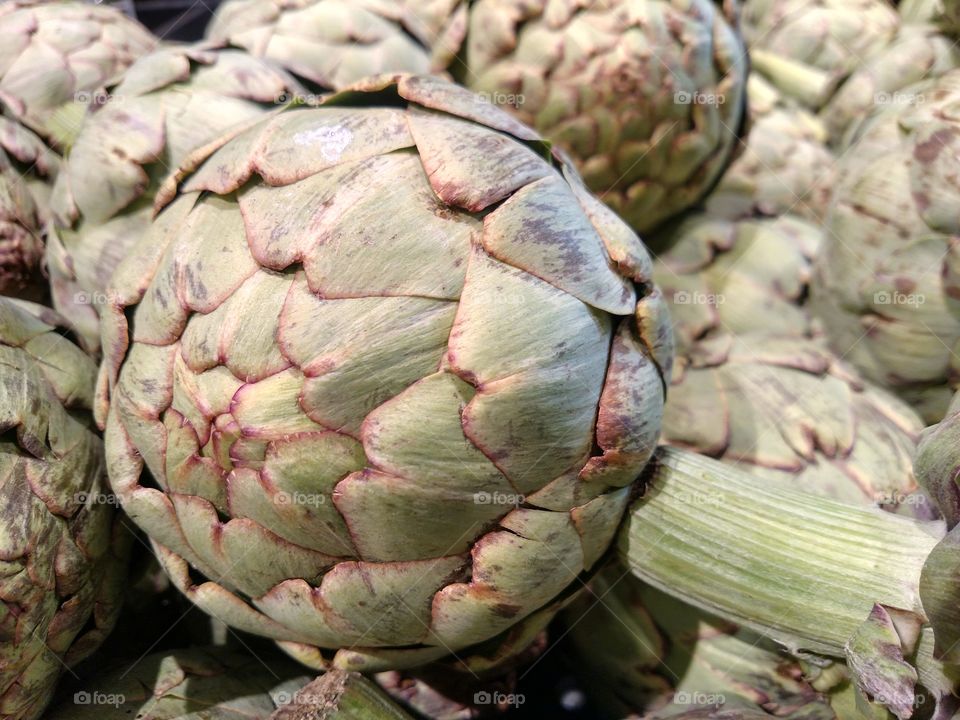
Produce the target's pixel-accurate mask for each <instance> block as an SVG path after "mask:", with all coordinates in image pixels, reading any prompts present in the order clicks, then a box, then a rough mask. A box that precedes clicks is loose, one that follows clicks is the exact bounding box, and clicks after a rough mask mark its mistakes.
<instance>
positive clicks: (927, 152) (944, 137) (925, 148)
mask: <svg viewBox="0 0 960 720" xmlns="http://www.w3.org/2000/svg"><path fill="white" fill-rule="evenodd" d="M956 134H957V131H956V130H955V129H954V128H941V129H940V130H937V131H936V132H935V133H934V134H933V135H931V136H930V139H929V140H926V141H924V142H922V143H917V147H916V148H914V150H913V156H914V157H915V158H916V159H917V161H919V162H922V163H924V164H929V163H932V162H934V161H935V160H936V159H937V157H939V155H940V152H941V151H942V150H943V149H944V148H945V147H946V146H947V145H949V144H950V141H951V139H952V138H953V136H954V135H956Z"/></svg>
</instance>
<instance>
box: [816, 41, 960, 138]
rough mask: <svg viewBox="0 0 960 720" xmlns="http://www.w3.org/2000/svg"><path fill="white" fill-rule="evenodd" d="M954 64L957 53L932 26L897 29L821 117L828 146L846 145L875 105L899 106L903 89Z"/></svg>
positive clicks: (958, 63) (959, 61) (959, 55)
mask: <svg viewBox="0 0 960 720" xmlns="http://www.w3.org/2000/svg"><path fill="white" fill-rule="evenodd" d="M958 66H960V49H958V48H957V46H956V43H955V42H954V41H953V40H951V39H949V38H946V37H944V36H943V35H942V34H940V32H939V31H938V30H937V29H936V28H935V27H933V26H932V25H910V24H905V25H903V26H902V27H901V28H900V30H899V31H898V32H897V35H896V37H895V38H894V39H893V41H892V42H891V43H890V45H889V46H887V47H886V48H884V49H883V50H881V51H880V52H878V53H876V54H875V55H873V56H871V57H870V58H869V59H868V60H866V61H865V62H864V63H863V64H862V65H861V66H860V67H858V68H857V69H856V70H855V71H854V72H853V73H852V74H851V75H850V77H849V78H848V79H847V80H846V81H845V82H844V83H843V84H842V85H841V86H840V89H839V90H837V92H836V94H835V95H834V96H833V98H832V99H831V100H830V102H829V103H828V104H827V106H826V107H825V108H824V110H823V113H822V118H823V121H824V123H825V124H826V127H827V129H828V131H829V134H830V138H831V142H833V143H834V144H836V145H838V146H839V147H840V148H845V147H846V146H847V145H848V144H849V138H850V136H851V134H852V133H853V132H855V131H856V128H857V125H858V124H859V123H860V121H861V120H862V119H863V117H864V116H865V115H867V114H868V113H869V112H870V111H871V110H873V109H874V107H875V106H885V105H890V104H894V103H897V102H899V101H900V100H901V99H902V98H901V97H900V96H901V95H902V94H903V91H904V89H905V88H907V87H909V86H910V85H913V84H915V83H917V82H920V81H922V80H930V79H933V78H936V77H939V76H941V75H943V74H944V73H945V72H947V71H949V70H952V69H953V68H956V67H958Z"/></svg>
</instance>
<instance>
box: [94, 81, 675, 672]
mask: <svg viewBox="0 0 960 720" xmlns="http://www.w3.org/2000/svg"><path fill="white" fill-rule="evenodd" d="M194 164H195V165H196V166H197V168H196V170H195V171H194V172H192V173H190V172H186V171H185V175H186V179H185V180H184V181H183V183H182V184H181V186H180V187H179V192H176V193H175V192H173V191H172V183H171V184H170V185H169V186H168V187H167V188H166V189H165V190H164V191H163V192H162V193H161V195H160V196H159V197H160V199H161V205H162V206H163V210H162V212H160V213H159V215H158V217H157V219H156V221H155V222H154V224H153V226H152V227H151V229H150V230H149V231H148V232H147V233H146V234H145V235H144V236H143V237H142V238H141V240H140V241H139V242H138V244H137V245H136V247H135V248H134V249H133V250H132V252H131V253H130V255H129V256H128V257H127V258H126V259H125V260H124V261H123V262H122V263H121V265H120V266H119V267H118V268H117V271H116V272H115V273H114V276H113V279H112V281H111V288H110V289H109V292H108V293H107V295H108V300H109V301H110V304H109V305H108V306H107V307H106V311H105V313H104V316H103V318H102V329H103V339H104V356H105V357H104V364H103V366H102V370H101V378H100V379H101V383H100V405H99V410H98V413H99V415H98V418H99V419H100V421H103V420H104V418H105V415H106V410H107V409H109V417H108V418H107V421H106V433H107V446H108V455H109V458H108V465H109V470H110V477H111V483H112V486H113V488H114V490H115V492H116V493H117V494H118V496H119V497H120V500H121V503H122V505H123V506H124V508H125V509H126V511H127V512H128V513H129V515H130V517H131V518H133V520H135V521H136V522H137V524H138V525H140V526H141V527H142V528H143V529H144V531H145V532H146V533H147V534H148V535H150V537H151V538H152V540H153V542H154V545H155V548H156V550H157V552H158V554H159V555H160V558H161V560H162V562H163V563H164V565H165V568H166V570H167V572H168V573H169V574H170V576H171V578H172V580H173V582H174V584H175V585H177V586H178V587H179V588H180V589H181V590H182V591H183V592H184V593H186V594H187V595H188V597H190V599H191V600H193V601H194V602H195V603H197V604H198V605H199V606H200V607H201V608H203V609H205V610H206V611H208V612H209V613H210V614H213V615H215V616H216V617H219V618H221V619H223V620H225V621H226V622H227V623H228V624H230V625H232V626H234V627H237V628H240V629H243V630H247V631H250V632H253V633H257V634H260V635H265V636H268V637H271V638H274V639H276V640H279V641H281V642H282V643H283V646H284V647H285V649H287V650H288V651H289V652H291V653H293V654H294V655H295V656H297V657H299V658H300V659H302V660H304V661H305V662H306V663H308V664H311V665H314V666H318V667H323V666H325V665H326V660H325V659H324V657H323V655H322V652H321V651H322V650H323V649H331V650H338V653H337V656H336V658H335V662H336V664H337V665H339V666H349V667H350V668H363V669H365V670H379V669H391V668H394V669H396V668H401V667H404V666H411V665H415V664H420V663H424V662H428V661H430V660H434V659H437V658H441V657H443V656H446V655H448V654H449V653H451V652H456V653H458V655H460V657H464V658H467V657H469V655H468V654H467V653H466V652H465V649H466V648H470V647H471V646H475V645H477V644H479V643H484V642H485V641H490V643H488V644H486V645H485V646H484V647H483V650H482V652H483V653H484V655H483V658H485V659H486V661H490V662H492V661H495V660H496V659H498V658H500V657H502V655H500V654H499V653H498V650H497V648H499V647H501V643H505V645H503V647H506V648H510V647H513V648H519V647H523V646H524V644H525V643H526V642H528V641H529V640H530V639H531V638H533V637H535V634H536V633H537V632H538V631H539V629H540V628H542V627H543V625H544V624H545V623H546V621H547V620H549V618H550V617H551V616H552V614H553V613H554V612H555V611H556V610H557V609H558V608H559V607H560V606H561V605H562V604H563V603H564V602H565V601H566V600H568V599H569V596H570V595H571V594H573V593H574V592H575V591H576V590H577V589H579V588H580V587H581V581H580V579H581V576H582V575H585V574H586V573H588V572H589V570H590V569H591V568H592V567H593V566H594V565H595V563H596V561H597V560H598V559H599V558H600V556H601V555H602V554H603V553H604V551H605V550H606V548H607V546H608V544H609V543H610V541H611V540H612V538H613V535H614V532H615V530H616V528H617V526H618V524H619V522H620V518H621V515H622V513H623V511H624V510H625V508H626V505H627V501H628V499H629V496H630V492H631V487H630V486H631V484H632V482H633V481H634V478H636V477H637V474H638V473H639V472H640V470H642V468H643V467H644V466H645V464H646V462H647V460H648V458H649V457H650V455H651V452H652V451H653V447H654V445H655V442H656V438H657V435H658V433H659V430H660V417H661V411H662V403H663V393H664V386H665V383H666V382H667V381H668V377H669V368H670V364H671V356H672V352H671V351H672V343H671V335H670V329H669V322H668V321H667V319H666V313H665V309H664V304H663V301H662V298H661V297H660V295H659V293H658V292H657V291H656V289H655V287H654V286H653V284H652V282H651V279H650V271H651V262H650V259H649V255H648V254H647V251H646V249H645V248H644V246H643V245H642V243H641V242H640V241H639V240H638V238H637V237H636V236H635V235H634V234H633V233H632V232H631V231H630V230H629V228H628V227H627V226H626V225H625V224H624V223H623V222H622V221H621V220H619V219H618V218H617V217H616V216H615V215H614V214H613V212H611V211H610V210H609V209H608V208H607V207H606V206H605V205H603V204H602V203H601V202H600V201H599V200H597V199H596V198H594V197H593V196H592V195H590V194H589V193H588V192H587V191H586V189H585V188H584V187H583V186H582V184H581V182H580V180H579V177H578V176H577V175H576V173H575V171H574V170H573V169H572V168H571V167H570V166H569V165H568V164H567V163H566V162H565V161H564V160H563V156H562V155H558V154H552V153H551V152H550V150H549V144H547V143H546V142H545V141H543V140H542V139H541V138H540V137H539V136H538V135H537V134H536V133H535V132H533V131H532V130H530V129H528V128H527V127H525V126H523V125H522V124H520V123H519V122H518V121H516V120H515V119H514V118H512V117H511V116H509V115H508V114H506V113H505V112H503V111H501V110H499V109H497V108H495V107H492V106H490V105H489V104H487V103H485V102H483V101H482V100H481V99H479V98H477V97H476V96H474V95H473V94H472V93H469V92H467V91H466V90H463V89H461V88H458V87H457V86H455V85H451V84H448V83H446V82H443V81H441V80H437V79H434V78H430V77H423V76H420V77H417V76H396V77H392V78H391V77H381V78H374V79H372V80H369V81H366V82H363V83H360V84H358V85H356V86H353V87H351V88H348V89H347V90H346V91H345V92H343V93H340V94H336V95H333V96H332V97H331V98H330V99H329V100H328V101H327V102H326V103H325V104H324V105H322V106H321V107H317V108H296V109H289V110H287V111H285V112H282V113H280V114H278V115H276V116H275V117H272V118H270V119H268V120H265V121H263V122H261V123H259V124H257V125H256V126H254V127H252V128H250V129H248V130H245V131H244V132H242V133H241V134H239V135H237V136H236V137H235V138H233V139H229V140H228V141H226V142H224V143H223V144H222V146H220V147H219V148H217V149H213V146H211V148H210V152H209V153H208V154H206V155H204V156H199V155H198V156H197V157H195V158H194ZM178 177H179V176H178ZM168 191H169V192H168ZM128 318H129V320H128ZM627 388H629V390H627ZM146 469H149V471H150V475H151V476H152V478H154V479H155V482H154V481H153V480H148V478H147V477H146V475H145V470H146ZM191 568H192V569H191ZM518 623H522V624H520V625H518ZM497 636H501V637H497ZM477 657H478V658H480V656H477ZM483 661H484V660H482V659H478V663H482V662H483Z"/></svg>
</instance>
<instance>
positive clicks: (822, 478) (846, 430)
mask: <svg viewBox="0 0 960 720" xmlns="http://www.w3.org/2000/svg"><path fill="white" fill-rule="evenodd" d="M922 429H923V423H922V421H921V420H920V418H919V417H917V415H916V413H914V412H913V411H912V410H911V409H910V407H909V406H907V405H906V404H905V403H903V402H901V401H899V400H898V399H897V398H895V397H893V396H892V395H890V394H888V393H886V392H884V391H882V390H880V389H878V388H874V387H870V386H869V385H865V384H864V383H863V382H862V381H861V380H860V379H859V378H857V377H856V376H855V375H854V374H852V373H851V372H850V371H849V370H847V369H846V368H844V367H843V366H842V364H841V363H840V362H839V360H838V359H837V358H836V357H834V356H833V354H832V353H830V352H829V351H828V350H826V349H825V348H824V347H822V345H821V343H819V342H818V341H816V340H809V339H805V338H794V337H777V336H770V335H763V334H759V333H758V334H754V335H747V334H745V335H739V336H737V337H730V336H723V337H718V338H715V339H712V340H710V341H705V342H703V343H700V344H698V345H697V346H696V347H695V348H694V349H693V350H691V351H690V352H688V353H687V354H686V355H685V356H684V357H683V358H680V359H678V362H677V367H676V370H675V372H674V377H673V383H672V385H671V386H670V402H669V403H668V404H667V406H666V408H665V410H664V418H663V438H664V440H665V441H666V442H667V443H669V444H671V445H677V446H679V447H685V448H688V449H691V450H695V451H697V452H699V453H702V454H704V455H709V456H711V457H716V458H718V459H722V460H727V461H730V462H733V463H737V464H738V465H739V467H740V468H741V469H742V470H746V471H748V472H750V473H752V474H755V475H759V476H761V477H763V478H765V479H768V480H770V481H772V482H776V483H780V484H783V485H794V486H796V487H799V488H803V489H806V490H809V491H811V492H816V493H818V494H820V495H825V496H828V497H833V498H836V499H838V500H844V501H847V502H852V503H859V504H865V505H889V506H895V505H897V504H899V503H902V502H911V503H912V502H918V503H922V502H923V498H922V497H915V496H913V495H911V493H912V492H913V491H914V490H915V489H916V482H915V480H914V477H913V471H912V460H913V452H914V448H915V446H916V441H917V438H918V436H919V434H920V431H921V430H922ZM704 492H706V493H709V489H705V490H704ZM923 509H924V508H920V509H919V510H920V511H922V510H923Z"/></svg>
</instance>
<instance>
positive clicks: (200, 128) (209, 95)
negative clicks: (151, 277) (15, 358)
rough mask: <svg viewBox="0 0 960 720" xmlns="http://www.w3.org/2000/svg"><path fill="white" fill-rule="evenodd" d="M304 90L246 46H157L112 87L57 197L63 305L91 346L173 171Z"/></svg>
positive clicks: (90, 120)
mask: <svg viewBox="0 0 960 720" xmlns="http://www.w3.org/2000/svg"><path fill="white" fill-rule="evenodd" d="M296 92H299V86H298V85H297V83H296V81H294V80H293V78H291V77H290V76H289V75H287V74H286V73H284V72H283V71H281V70H278V69H276V68H274V67H272V66H271V65H269V64H267V63H266V62H264V61H262V60H258V59H256V58H253V57H250V56H249V55H247V54H246V53H243V52H241V51H239V50H218V49H216V48H212V47H210V46H204V45H196V46H188V47H172V48H163V49H160V50H157V51H155V52H153V53H151V54H149V55H147V56H145V57H143V58H141V59H140V60H138V61H137V62H135V63H134V64H133V65H132V66H131V67H130V69H129V70H128V71H127V72H126V74H125V75H124V76H123V79H122V80H121V81H120V82H119V83H117V84H116V85H113V86H110V87H109V88H108V94H107V95H106V96H105V101H104V105H103V107H100V108H98V109H97V111H96V112H93V113H91V114H90V115H89V116H88V117H87V118H86V119H85V121H84V123H83V125H82V127H81V129H80V132H79V133H78V135H77V137H76V139H75V140H74V143H73V147H72V148H71V150H70V153H69V154H68V155H67V157H66V159H65V160H64V162H63V168H62V172H61V173H60V174H59V176H58V178H57V183H56V185H55V186H54V190H53V197H52V199H51V203H52V208H51V209H52V212H53V215H54V217H55V220H56V230H55V231H54V232H53V233H52V236H51V238H50V241H49V244H48V250H47V264H48V267H49V272H50V285H51V291H52V295H53V301H54V305H55V307H56V308H57V310H58V311H60V312H61V313H62V314H63V315H64V316H65V317H66V318H67V319H68V320H70V322H71V323H72V325H73V327H74V329H75V332H76V333H77V335H78V337H79V338H80V340H81V342H82V343H83V345H84V347H85V348H87V349H88V350H90V351H93V352H95V351H97V350H98V349H99V345H100V331H99V319H98V318H99V316H98V310H97V308H98V306H100V305H102V304H103V303H104V302H105V297H104V291H105V290H106V286H107V282H108V280H109V279H110V275H111V274H112V273H113V270H114V269H115V268H116V266H117V264H118V263H119V262H120V260H121V259H122V258H123V257H124V256H125V255H126V253H127V252H128V251H129V249H130V247H131V246H132V245H133V244H134V243H135V242H136V240H137V239H138V238H139V237H140V235H141V234H142V233H143V232H144V231H145V230H146V229H147V228H148V227H149V226H150V221H151V219H152V217H153V207H152V203H153V197H154V194H155V193H156V191H157V189H158V188H159V186H160V183H161V181H162V179H163V177H164V176H165V175H166V174H167V173H169V172H170V171H171V170H174V169H175V168H176V167H177V166H178V165H179V164H180V163H181V162H183V160H184V159H185V158H186V157H187V155H188V154H189V153H190V152H191V151H193V150H195V149H197V148H199V147H202V146H203V145H205V144H206V143H208V142H210V141H211V140H215V139H217V138H219V137H221V136H222V135H223V134H224V133H226V132H227V131H229V130H230V129H231V128H241V127H243V126H244V125H245V124H246V123H249V122H251V121H254V120H255V119H257V118H259V117H261V116H263V115H264V114H265V113H266V112H268V111H269V110H272V109H274V108H275V107H276V106H277V105H278V104H280V103H283V102H285V101H286V100H287V99H288V98H291V97H292V96H293V95H294V94H295V93H296Z"/></svg>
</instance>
